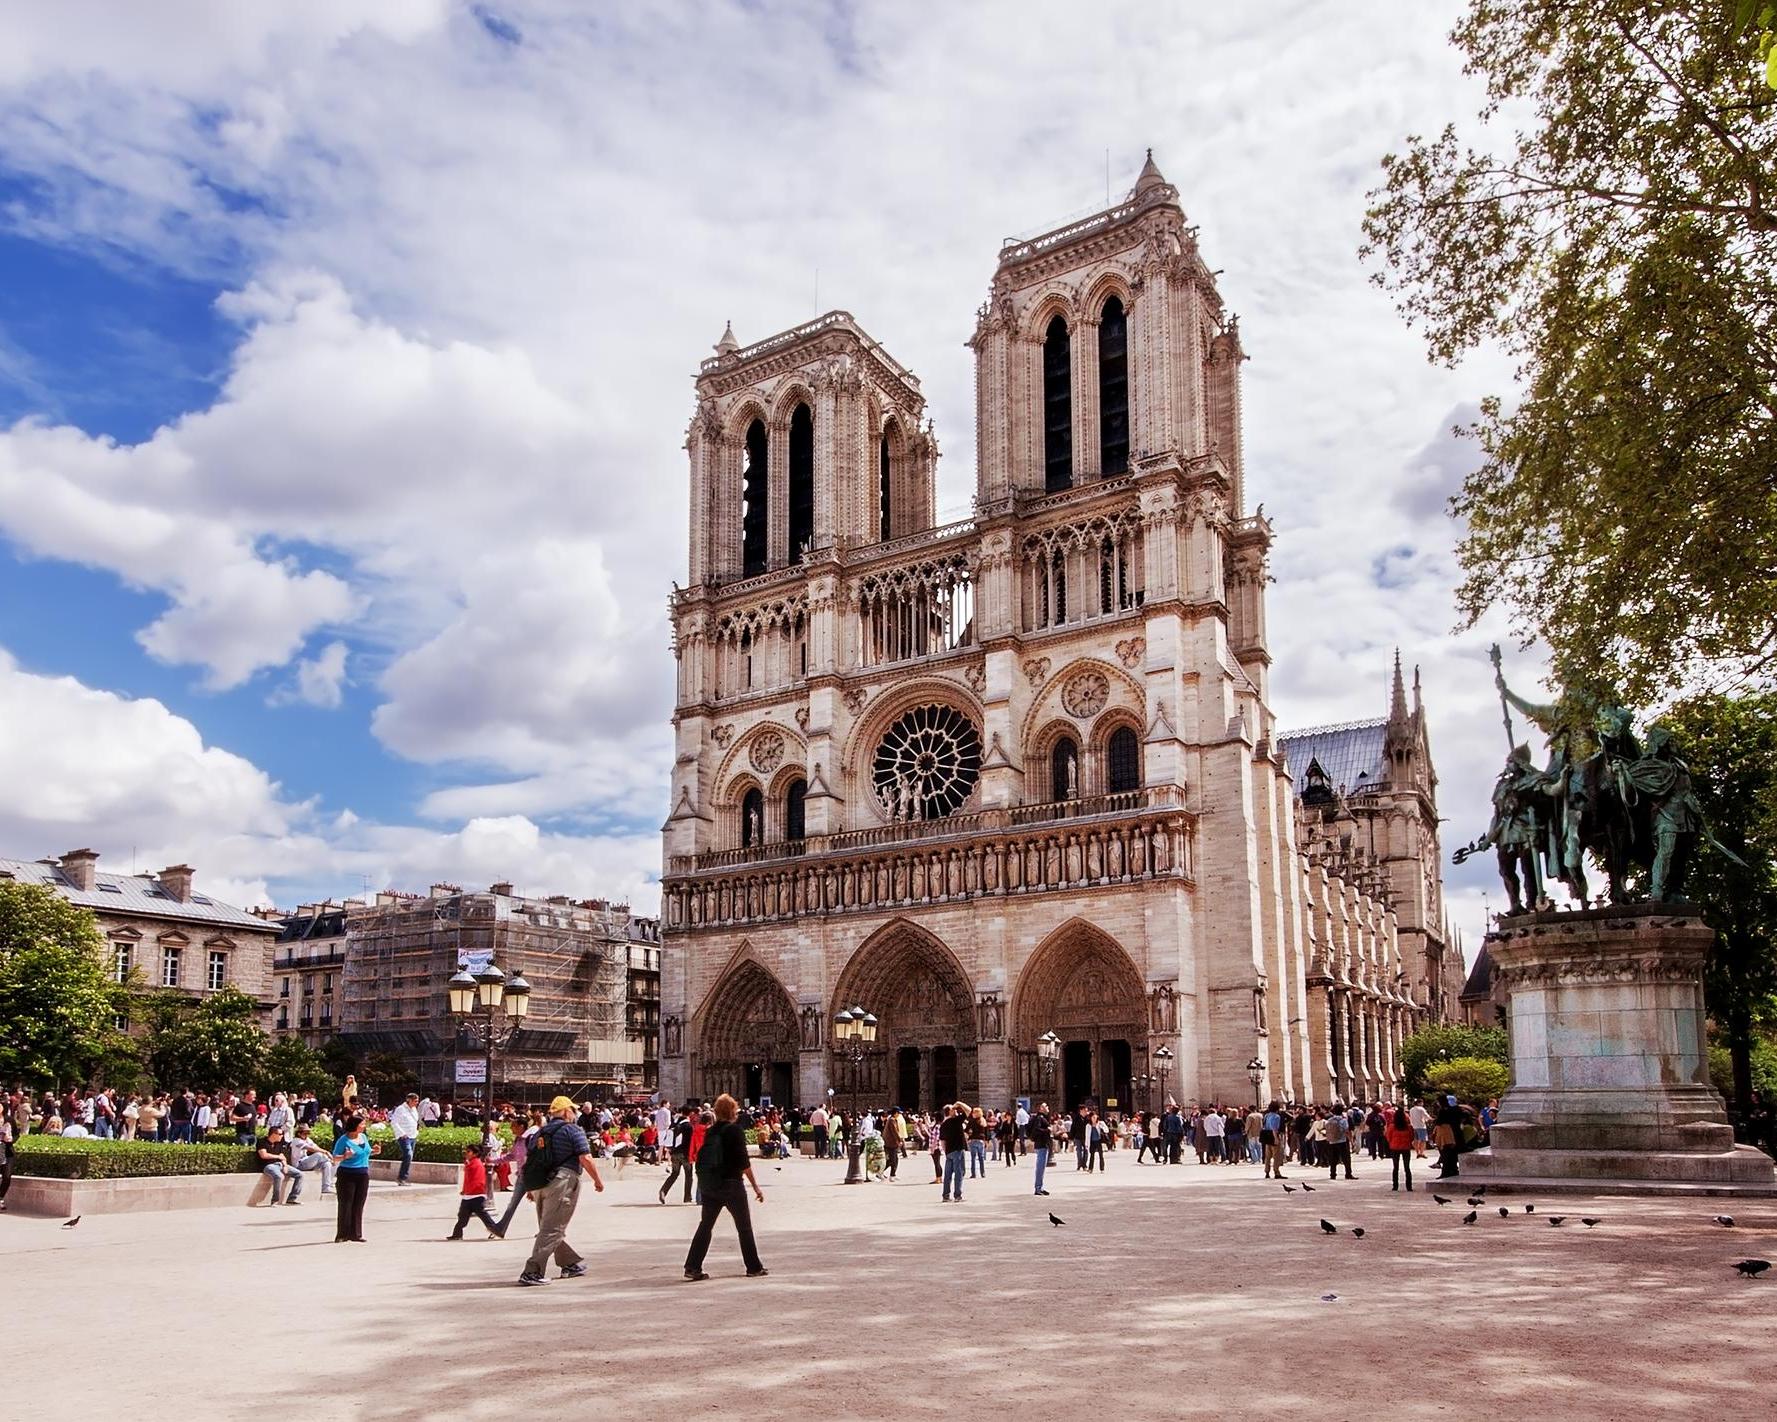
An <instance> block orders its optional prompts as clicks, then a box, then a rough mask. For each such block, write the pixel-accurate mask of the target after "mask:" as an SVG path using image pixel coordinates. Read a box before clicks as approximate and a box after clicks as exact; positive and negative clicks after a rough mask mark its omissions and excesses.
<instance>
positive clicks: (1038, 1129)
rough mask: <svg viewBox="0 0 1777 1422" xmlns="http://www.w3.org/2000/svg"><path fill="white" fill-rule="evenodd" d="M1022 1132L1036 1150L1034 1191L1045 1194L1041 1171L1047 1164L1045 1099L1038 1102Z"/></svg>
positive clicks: (1047, 1110) (1047, 1132) (1047, 1134)
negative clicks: (1040, 1102) (1035, 1184)
mask: <svg viewBox="0 0 1777 1422" xmlns="http://www.w3.org/2000/svg"><path fill="white" fill-rule="evenodd" d="M1020 1109H1021V1110H1022V1109H1023V1108H1020ZM1024 1134H1025V1138H1026V1139H1027V1140H1029V1141H1030V1148H1031V1149H1032V1150H1033V1151H1035V1152H1036V1157H1037V1188H1036V1193H1037V1194H1039V1195H1047V1194H1048V1193H1049V1192H1048V1191H1047V1190H1045V1189H1044V1188H1043V1171H1044V1170H1045V1169H1047V1168H1048V1165H1049V1103H1048V1102H1047V1101H1045V1102H1043V1103H1042V1104H1040V1105H1039V1106H1038V1107H1037V1109H1036V1114H1035V1115H1033V1116H1031V1117H1030V1119H1029V1121H1028V1122H1027V1123H1026V1125H1025V1127H1024Z"/></svg>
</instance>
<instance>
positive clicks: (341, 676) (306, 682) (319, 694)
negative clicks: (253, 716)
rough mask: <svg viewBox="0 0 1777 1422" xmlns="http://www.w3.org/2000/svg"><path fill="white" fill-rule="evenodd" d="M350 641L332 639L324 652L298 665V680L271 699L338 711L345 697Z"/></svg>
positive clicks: (274, 703)
mask: <svg viewBox="0 0 1777 1422" xmlns="http://www.w3.org/2000/svg"><path fill="white" fill-rule="evenodd" d="M346 651H347V648H346V644H345V643H344V642H329V643H328V644H327V645H326V646H325V647H323V648H322V649H321V651H320V653H319V654H318V655H316V656H313V657H304V658H303V659H302V660H301V661H300V662H298V663H297V664H296V680H295V682H294V683H293V684H292V685H290V686H285V687H280V688H279V689H278V690H277V691H275V692H273V693H272V695H271V696H270V697H269V698H267V699H268V700H269V701H270V703H271V704H272V705H274V706H285V705H290V704H292V703H294V702H298V701H300V702H304V703H306V704H307V705H310V706H319V707H321V708H322V709H323V710H327V711H333V710H337V709H338V707H339V704H340V702H341V701H342V700H343V699H344V696H345V680H346Z"/></svg>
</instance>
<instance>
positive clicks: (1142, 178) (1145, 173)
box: [1132, 148, 1166, 197]
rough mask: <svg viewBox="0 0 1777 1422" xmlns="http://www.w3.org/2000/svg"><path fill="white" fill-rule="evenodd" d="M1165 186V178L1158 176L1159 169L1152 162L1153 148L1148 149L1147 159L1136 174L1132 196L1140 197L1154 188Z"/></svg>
mask: <svg viewBox="0 0 1777 1422" xmlns="http://www.w3.org/2000/svg"><path fill="white" fill-rule="evenodd" d="M1165 186H1166V179H1165V178H1163V177H1161V176H1160V169H1159V168H1158V167H1156V166H1155V164H1154V150H1153V149H1152V148H1150V149H1149V150H1148V160H1147V162H1145V163H1143V164H1142V165H1141V172H1140V173H1138V174H1136V178H1135V192H1134V193H1133V194H1132V196H1134V197H1141V196H1142V195H1143V194H1144V193H1147V192H1149V191H1151V190H1152V189H1154V188H1163V187H1165Z"/></svg>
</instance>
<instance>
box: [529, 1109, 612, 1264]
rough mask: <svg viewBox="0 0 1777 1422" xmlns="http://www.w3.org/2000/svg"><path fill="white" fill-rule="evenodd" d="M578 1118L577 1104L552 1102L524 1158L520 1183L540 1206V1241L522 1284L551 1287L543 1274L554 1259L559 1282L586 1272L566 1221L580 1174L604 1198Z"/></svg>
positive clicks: (602, 1184) (571, 1211)
mask: <svg viewBox="0 0 1777 1422" xmlns="http://www.w3.org/2000/svg"><path fill="white" fill-rule="evenodd" d="M574 1115H575V1112H574V1103H573V1102H572V1101H570V1100H568V1098H567V1097H565V1096H558V1097H556V1098H555V1100H553V1101H551V1102H550V1103H549V1116H550V1120H549V1122H548V1124H546V1125H545V1126H544V1127H543V1129H542V1130H540V1131H538V1132H537V1135H536V1137H535V1139H534V1140H533V1141H532V1142H531V1149H530V1154H529V1155H527V1156H526V1157H525V1162H524V1180H523V1182H522V1183H523V1185H524V1186H525V1188H526V1189H527V1190H528V1191H529V1192H530V1195H531V1198H532V1199H534V1200H535V1201H536V1202H537V1240H536V1243H535V1244H533V1245H532V1246H531V1257H530V1259H529V1260H528V1261H527V1262H526V1263H525V1266H524V1273H522V1274H520V1275H519V1276H518V1282H519V1283H521V1284H547V1283H548V1282H549V1278H548V1275H547V1274H545V1273H544V1271H545V1270H546V1269H548V1267H549V1259H550V1256H551V1255H554V1256H555V1262H556V1263H557V1264H559V1265H561V1273H560V1275H559V1276H558V1277H560V1278H563V1279H578V1278H579V1277H580V1276H581V1275H582V1274H584V1273H585V1272H586V1261H585V1260H584V1259H582V1258H581V1257H580V1255H579V1254H578V1253H577V1252H576V1251H575V1250H574V1248H573V1247H572V1246H571V1245H569V1243H568V1221H569V1220H571V1219H573V1218H574V1206H575V1205H576V1204H578V1203H579V1200H580V1172H581V1171H585V1172H586V1174H588V1175H590V1176H591V1177H592V1188H593V1189H595V1190H597V1191H598V1192H599V1193H600V1194H603V1193H604V1189H605V1182H604V1181H603V1180H601V1179H599V1172H598V1166H597V1165H596V1164H594V1163H593V1159H592V1147H591V1146H589V1145H588V1144H587V1142H586V1132H585V1131H583V1130H581V1129H580V1127H579V1126H577V1125H576V1124H575V1123H574Z"/></svg>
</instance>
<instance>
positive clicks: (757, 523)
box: [740, 420, 767, 578]
mask: <svg viewBox="0 0 1777 1422" xmlns="http://www.w3.org/2000/svg"><path fill="white" fill-rule="evenodd" d="M746 457H747V462H746V467H745V469H743V470H742V471H741V476H740V561H741V575H742V576H743V577H748V578H750V577H752V576H753V574H754V573H763V572H764V571H765V549H766V541H765V530H766V523H765V511H766V510H765V500H766V482H767V476H766V473H765V421H763V420H754V421H753V423H752V424H750V425H748V426H747V456H746Z"/></svg>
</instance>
